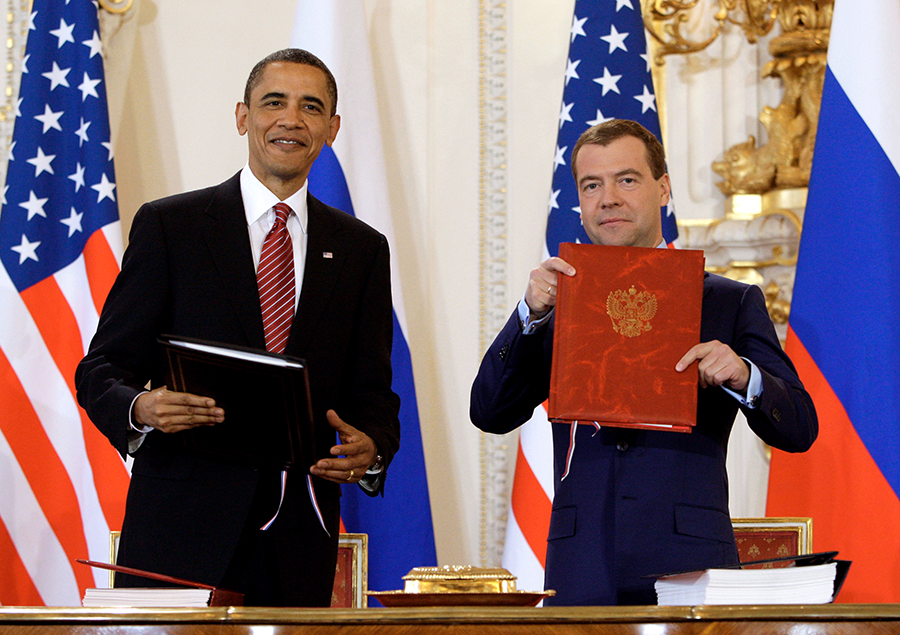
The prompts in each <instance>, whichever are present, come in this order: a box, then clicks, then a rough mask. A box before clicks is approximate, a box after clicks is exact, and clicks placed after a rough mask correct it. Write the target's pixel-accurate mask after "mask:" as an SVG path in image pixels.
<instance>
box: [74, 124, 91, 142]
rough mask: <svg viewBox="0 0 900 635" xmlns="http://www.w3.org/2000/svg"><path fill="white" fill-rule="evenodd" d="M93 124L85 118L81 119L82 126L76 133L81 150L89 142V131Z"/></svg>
mask: <svg viewBox="0 0 900 635" xmlns="http://www.w3.org/2000/svg"><path fill="white" fill-rule="evenodd" d="M90 125H91V122H90V121H85V120H84V117H82V118H81V124H80V125H79V126H78V130H76V131H75V134H76V135H77V136H78V147H79V148H80V147H81V146H82V145H83V144H85V143H87V142H88V134H87V129H88V128H89V127H90Z"/></svg>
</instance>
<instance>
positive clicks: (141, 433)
mask: <svg viewBox="0 0 900 635" xmlns="http://www.w3.org/2000/svg"><path fill="white" fill-rule="evenodd" d="M148 392H150V391H149V390H142V391H141V392H139V393H138V394H137V395H135V397H134V399H133V400H132V401H131V407H130V408H129V409H128V426H129V430H128V432H126V433H125V439H126V440H127V441H128V454H134V453H135V452H137V450H138V448H139V447H141V444H142V443H143V442H144V438H145V437H146V436H147V433H148V432H150V431H152V430H153V427H152V426H144V425H139V424H138V423H136V422H135V421H134V418H133V413H134V402H135V401H137V400H138V397H140V396H141V395H143V394H146V393H148Z"/></svg>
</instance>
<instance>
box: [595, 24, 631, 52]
mask: <svg viewBox="0 0 900 635" xmlns="http://www.w3.org/2000/svg"><path fill="white" fill-rule="evenodd" d="M627 37H628V33H619V32H618V31H617V30H616V25H615V24H611V25H610V31H609V35H604V36H601V37H600V39H601V40H603V41H604V42H609V52H610V53H612V52H613V51H615V50H616V49H622V50H623V51H625V52H626V53H627V52H628V49H627V48H625V38H627Z"/></svg>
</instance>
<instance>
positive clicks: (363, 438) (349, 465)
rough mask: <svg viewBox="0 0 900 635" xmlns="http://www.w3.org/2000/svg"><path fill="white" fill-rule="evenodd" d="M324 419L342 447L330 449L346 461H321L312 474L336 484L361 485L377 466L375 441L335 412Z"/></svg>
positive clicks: (340, 459)
mask: <svg viewBox="0 0 900 635" xmlns="http://www.w3.org/2000/svg"><path fill="white" fill-rule="evenodd" d="M325 416H326V417H327V418H328V424H329V425H330V426H331V427H332V428H334V429H335V430H336V431H337V433H338V437H339V438H340V444H339V445H336V446H334V447H333V448H331V454H332V456H335V457H343V458H334V459H322V460H321V461H319V462H318V463H316V464H315V465H313V466H312V467H311V468H310V469H309V471H310V474H313V475H315V476H320V477H322V478H324V479H327V480H329V481H334V482H335V483H358V482H359V481H360V479H362V478H363V477H364V476H365V475H366V470H368V469H369V467H370V466H371V465H372V464H373V463H375V459H376V457H377V455H378V452H377V450H376V448H375V442H374V441H373V440H372V438H371V437H369V436H368V435H367V434H365V433H363V432H360V431H359V430H357V429H356V428H354V427H353V426H351V425H350V424H349V423H347V422H346V421H344V420H343V419H341V418H340V417H339V416H338V414H337V413H336V412H335V411H334V410H329V411H328V412H327V413H326V414H325Z"/></svg>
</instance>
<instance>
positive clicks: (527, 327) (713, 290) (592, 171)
mask: <svg viewBox="0 0 900 635" xmlns="http://www.w3.org/2000/svg"><path fill="white" fill-rule="evenodd" d="M572 171H573V173H574V175H575V183H576V186H577V188H578V198H579V202H580V204H581V217H582V223H583V225H584V229H585V232H586V233H587V235H588V237H589V238H590V239H591V241H592V242H593V243H595V244H598V245H622V246H633V247H648V248H655V247H665V242H664V241H663V237H662V227H661V223H660V213H659V210H660V207H661V206H662V205H665V204H666V203H668V201H669V192H670V186H669V177H668V175H667V174H666V169H665V157H664V154H663V148H662V145H661V144H660V143H659V141H658V140H657V139H656V137H654V136H653V134H652V133H650V132H649V131H648V130H647V129H645V128H644V127H643V126H641V125H640V124H637V123H635V122H633V121H626V120H612V121H608V122H605V123H601V124H598V125H596V126H593V127H592V128H590V129H589V130H587V131H586V132H585V133H584V134H583V135H582V136H581V138H580V139H579V141H578V143H577V144H576V145H575V148H574V150H573V152H572ZM560 275H566V276H575V275H578V273H577V272H576V271H575V269H574V268H573V267H572V266H571V265H569V264H568V263H567V262H565V261H563V260H561V259H560V258H555V257H554V258H549V259H548V260H546V261H544V262H542V263H541V264H540V265H539V266H538V267H536V268H535V269H534V270H532V272H531V275H530V279H529V281H528V287H527V289H526V291H525V296H524V298H523V299H522V301H521V302H520V303H519V306H518V308H517V310H516V311H514V312H513V314H512V316H511V317H510V319H509V321H508V322H507V324H506V326H505V327H504V328H503V330H502V331H501V332H500V334H499V335H498V336H497V338H496V340H495V341H494V343H493V344H492V345H491V347H490V349H488V351H487V353H486V354H485V357H484V360H483V361H482V364H481V368H480V370H479V372H478V376H477V378H476V379H475V383H474V385H473V387H472V398H471V418H472V422H473V423H474V424H475V425H476V426H478V427H479V428H480V429H482V430H484V431H486V432H493V433H497V434H503V433H506V432H509V431H511V430H513V429H515V428H517V427H518V426H520V425H522V424H523V423H525V421H527V420H528V419H529V418H530V417H531V414H532V411H533V410H534V408H535V407H537V406H538V405H539V404H540V403H542V402H543V401H544V400H545V399H546V398H547V396H548V393H549V384H550V362H551V357H552V346H553V327H554V312H553V309H554V307H555V304H556V288H557V281H558V277H559V276H560ZM700 342H701V343H700V344H698V345H697V346H694V347H693V348H691V349H690V350H688V351H685V354H684V356H683V357H682V358H681V360H680V361H679V362H678V364H677V365H676V370H677V371H678V372H691V373H694V372H696V373H698V374H699V394H698V404H697V426H696V428H695V429H694V431H693V432H692V433H691V434H682V433H676V432H666V431H655V430H653V431H647V430H630V429H622V428H601V429H600V430H599V432H596V434H595V431H594V429H593V428H592V427H590V426H576V427H577V428H578V430H577V431H576V435H577V436H576V443H575V451H574V453H573V454H572V457H571V459H570V471H569V474H568V476H567V477H566V479H565V480H561V474H562V471H563V469H564V467H565V462H566V460H567V459H566V455H567V451H568V449H569V446H570V439H569V427H568V426H566V425H563V424H551V425H552V426H553V445H554V484H555V495H554V499H553V511H552V515H551V520H550V531H549V535H548V538H547V561H546V574H545V588H547V589H555V590H556V592H557V594H556V596H555V597H553V598H550V599H548V600H547V601H546V604H558V605H612V604H655V603H656V595H655V592H654V589H653V583H654V579H653V577H652V576H653V575H654V574H661V573H667V572H676V571H683V570H693V569H704V568H709V567H717V566H724V565H730V564H736V563H737V562H738V554H737V548H736V546H735V540H734V532H733V531H732V528H731V518H730V516H729V511H728V478H727V474H726V471H725V453H726V450H727V445H728V437H729V434H730V433H731V427H732V425H733V424H734V418H735V415H736V414H737V410H738V409H739V408H740V409H741V410H742V411H743V412H744V414H745V415H746V417H747V421H748V423H749V425H750V427H751V429H752V430H753V431H754V432H755V433H756V434H757V435H758V436H759V437H760V438H761V439H762V440H763V441H765V442H766V443H768V444H770V445H773V446H775V447H777V448H780V449H782V450H786V451H789V452H802V451H805V450H807V449H808V448H809V447H810V446H811V445H812V443H813V441H814V440H815V438H816V435H817V433H818V421H817V419H816V413H815V408H814V407H813V403H812V400H811V399H810V397H809V395H808V394H807V392H806V391H805V390H804V388H803V385H802V384H801V382H800V380H799V379H798V377H797V374H796V372H795V370H794V367H793V365H792V364H791V361H790V360H789V359H788V357H787V356H786V355H785V354H784V352H783V351H782V349H781V346H780V345H779V343H778V338H777V337H776V335H775V329H774V327H773V326H772V322H771V320H770V319H769V316H768V313H767V311H766V305H765V301H764V297H763V294H762V292H761V291H760V289H759V288H758V287H756V286H748V285H745V284H741V283H738V282H734V281H732V280H729V279H726V278H722V277H719V276H715V275H711V274H706V275H705V278H704V283H703V308H702V318H701V326H700ZM610 381H615V378H610Z"/></svg>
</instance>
